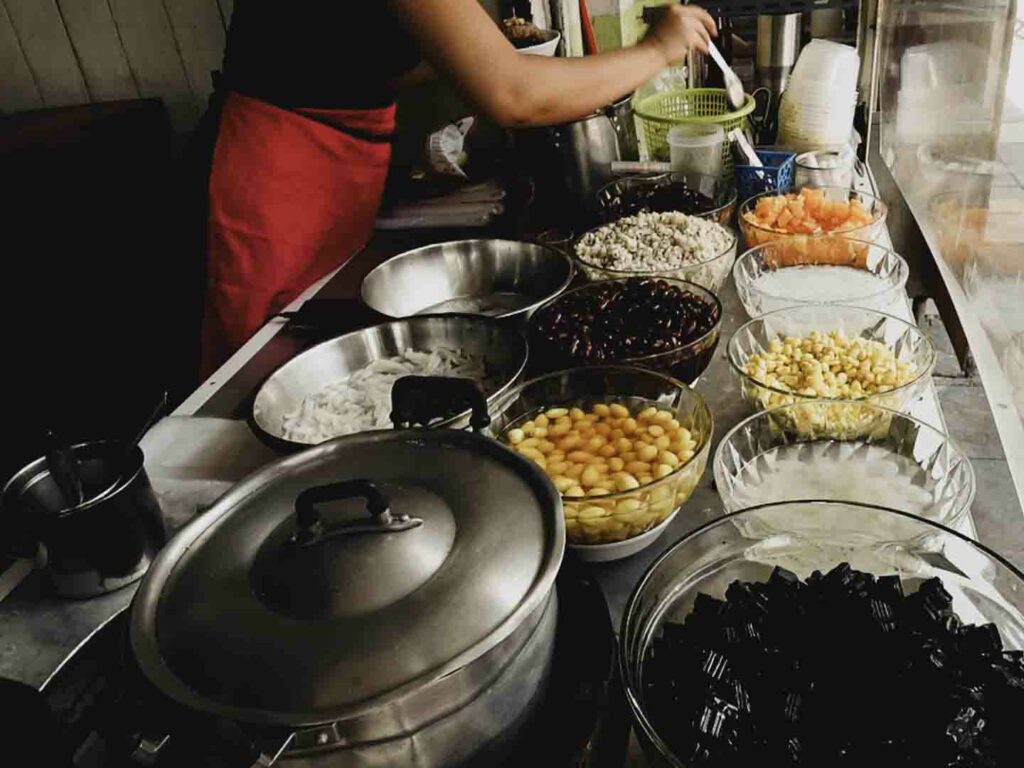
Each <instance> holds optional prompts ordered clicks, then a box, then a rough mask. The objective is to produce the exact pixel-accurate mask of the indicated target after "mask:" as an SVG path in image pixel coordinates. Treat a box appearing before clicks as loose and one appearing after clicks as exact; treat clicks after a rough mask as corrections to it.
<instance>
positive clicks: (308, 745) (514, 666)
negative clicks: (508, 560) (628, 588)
mask: <svg viewBox="0 0 1024 768" xmlns="http://www.w3.org/2000/svg"><path fill="white" fill-rule="evenodd" d="M540 608H541V609H542V611H540V612H539V613H540V615H539V621H538V622H535V623H533V624H531V625H529V629H530V630H531V632H530V634H529V635H528V636H527V637H526V638H525V639H524V640H523V642H522V644H521V645H519V646H518V648H517V652H516V653H515V654H513V655H511V656H509V658H507V659H497V658H495V659H493V660H492V662H493V664H492V668H491V669H488V670H483V669H478V670H477V677H478V678H479V679H476V680H474V681H473V683H474V686H472V687H470V686H466V685H465V681H464V680H463V681H462V684H463V687H464V688H465V689H467V690H470V691H472V696H471V697H470V698H468V699H467V700H466V701H465V702H464V703H463V705H462V706H461V707H459V708H457V709H453V710H451V711H450V712H449V713H448V714H446V715H445V716H443V717H440V718H439V719H436V720H433V721H431V722H428V723H425V724H423V725H422V726H421V727H419V728H416V729H415V730H414V729H413V727H412V723H403V724H402V725H403V726H405V727H406V728H407V729H408V730H407V732H405V733H403V734H402V735H401V736H398V737H397V738H394V739H390V740H388V741H384V742H377V743H373V744H369V745H358V744H357V745H354V746H346V745H345V744H344V743H342V742H341V740H340V739H341V736H340V734H339V731H338V730H337V729H335V728H333V727H319V728H311V729H308V730H304V731H300V732H297V733H296V734H295V735H294V738H293V740H292V743H291V744H290V745H289V748H288V749H287V750H286V751H285V752H284V753H283V755H282V756H281V761H280V763H281V765H282V766H283V767H284V768H379V767H380V766H381V765H387V766H394V768H442V767H443V768H448V766H457V767H459V768H461V767H462V766H472V768H485V767H486V766H487V765H488V764H489V761H490V757H488V756H489V755H493V753H494V752H495V751H497V750H500V749H501V748H502V746H503V745H505V744H508V743H511V742H514V741H515V739H516V737H517V736H518V735H519V732H520V730H521V728H522V727H523V725H524V722H525V721H527V720H528V719H529V717H530V716H531V715H532V714H533V713H534V711H535V710H536V708H537V706H538V704H539V702H540V701H541V699H542V697H543V696H544V693H545V689H546V686H547V683H548V679H549V676H550V673H551V665H552V654H551V650H552V646H553V644H554V642H555V630H556V626H557V612H558V600H557V596H556V594H555V592H554V591H552V593H551V596H550V598H549V599H548V600H547V601H546V602H545V603H544V604H543V605H542V606H540ZM526 627H527V625H524V629H525V628H526ZM485 672H486V673H488V674H485ZM488 675H489V676H488ZM455 678H456V679H458V678H459V676H458V675H456V676H455ZM476 684H478V685H479V689H477V688H476ZM448 687H449V688H451V686H448ZM452 693H453V691H450V690H449V691H444V692H442V691H437V692H435V696H441V695H445V696H448V697H452ZM454 700H455V699H454V698H449V699H448V701H447V702H446V704H447V706H448V707H450V706H451V703H452V701H454ZM421 704H422V705H423V707H424V710H428V709H433V708H434V707H435V706H436V705H437V701H433V702H426V701H424V702H421ZM488 738H490V739H491V741H490V742H489V743H487V744H486V748H487V749H486V753H485V754H484V755H481V754H480V747H481V745H482V744H484V742H485V740H486V739H488Z"/></svg>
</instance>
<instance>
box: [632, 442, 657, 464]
mask: <svg viewBox="0 0 1024 768" xmlns="http://www.w3.org/2000/svg"><path fill="white" fill-rule="evenodd" d="M657 455H658V449H657V448H656V447H655V446H653V445H643V446H641V447H640V448H638V449H637V452H636V457H637V458H638V459H639V460H640V461H654V459H655V458H656V457H657Z"/></svg>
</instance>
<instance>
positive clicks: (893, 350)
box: [727, 304, 935, 434]
mask: <svg viewBox="0 0 1024 768" xmlns="http://www.w3.org/2000/svg"><path fill="white" fill-rule="evenodd" d="M727 355H728V358H729V365H730V367H731V368H732V370H733V372H734V373H735V374H736V376H737V378H738V379H739V383H740V391H741V392H742V394H743V398H744V399H745V400H746V401H747V403H749V404H750V406H751V407H752V408H753V409H754V410H758V411H760V410H765V409H768V408H774V407H776V406H780V405H790V404H792V403H801V402H814V401H825V402H827V401H831V400H844V401H859V402H866V403H870V404H872V405H880V406H883V407H886V408H891V409H893V410H903V409H904V407H905V406H906V405H907V404H908V403H910V402H912V401H914V400H916V399H917V398H918V397H920V395H921V393H922V391H923V390H924V388H925V387H926V386H927V385H928V382H929V381H930V380H931V373H932V369H933V368H934V367H935V350H934V348H933V347H932V344H931V342H930V341H929V340H928V337H927V336H925V334H924V333H922V332H921V330H920V329H919V328H918V327H917V326H916V325H914V324H912V323H908V322H906V321H905V320H900V319H899V318H897V317H893V316H892V315H887V314H885V313H883V312H877V311H875V310H871V309H864V308H861V307H850V306H845V305H836V304H831V305H805V306H799V307H788V308H786V309H780V310H776V311H775V312H769V313H768V314H765V315H761V316H760V317H757V318H754V319H753V320H751V321H750V322H748V323H747V324H745V325H743V326H741V327H740V329H739V330H738V331H736V333H735V334H734V335H733V337H732V338H731V339H730V340H729V345H728V349H727ZM861 417H862V414H860V413H859V411H858V409H857V408H856V407H855V403H854V404H851V403H849V402H844V403H835V404H834V405H833V406H832V407H831V408H830V409H829V414H828V420H829V428H830V429H832V430H833V431H834V432H836V433H839V434H850V433H851V431H856V429H857V428H858V424H860V423H861V422H860V419H861Z"/></svg>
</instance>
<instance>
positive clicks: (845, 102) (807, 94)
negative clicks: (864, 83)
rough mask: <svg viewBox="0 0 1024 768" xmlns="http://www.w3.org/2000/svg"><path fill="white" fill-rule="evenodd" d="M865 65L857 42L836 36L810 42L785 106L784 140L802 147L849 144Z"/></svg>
mask: <svg viewBox="0 0 1024 768" xmlns="http://www.w3.org/2000/svg"><path fill="white" fill-rule="evenodd" d="M859 71H860V57H859V56H858V55H857V50H856V49H855V48H851V47H850V46H848V45H841V44H840V43H833V42H831V41H830V40H812V41H811V42H810V43H808V44H807V45H806V46H804V49H803V50H802V51H801V52H800V58H799V59H797V62H796V66H795V67H793V74H792V76H791V77H790V79H789V85H788V86H787V87H786V92H785V93H784V94H783V97H782V105H781V106H780V107H779V143H780V144H782V145H783V146H786V147H788V148H790V149H793V150H796V151H798V152H809V151H812V150H818V149H839V148H841V147H842V146H844V145H846V144H848V143H849V141H850V134H851V133H852V131H853V113H854V110H855V109H856V106H857V77H858V73H859Z"/></svg>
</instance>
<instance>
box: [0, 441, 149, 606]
mask: <svg viewBox="0 0 1024 768" xmlns="http://www.w3.org/2000/svg"><path fill="white" fill-rule="evenodd" d="M68 450H69V451H70V452H71V453H72V454H73V455H74V460H75V463H76V464H77V466H78V469H77V470H76V471H77V472H78V473H79V475H80V483H81V487H82V489H83V490H84V496H85V499H86V500H85V501H84V502H82V503H81V504H78V505H77V506H75V507H72V508H70V509H69V508H66V507H65V494H64V492H63V491H62V490H61V489H60V488H59V487H58V484H57V482H56V481H55V479H54V477H53V476H52V475H51V473H50V470H49V466H48V460H47V459H46V458H45V457H44V458H40V459H37V460H36V461H34V462H32V463H31V464H29V465H27V466H26V467H24V468H23V469H22V470H21V471H20V472H18V473H17V474H16V475H15V476H14V477H13V478H11V480H10V481H9V482H8V483H7V485H6V486H5V487H4V489H3V493H2V495H0V519H2V521H3V528H4V530H5V533H6V535H7V536H8V537H10V538H13V541H12V540H10V539H9V540H7V541H4V542H3V546H4V548H5V549H6V550H7V551H9V552H10V551H12V550H13V551H15V552H17V553H18V554H21V555H22V556H25V557H34V558H35V562H36V564H37V566H38V567H40V568H41V569H42V571H43V572H44V573H45V575H46V577H47V578H48V580H49V581H50V582H51V584H52V585H53V588H54V589H55V590H56V592H57V593H58V594H61V595H65V596H67V597H77V598H82V597H95V596H97V595H102V594H105V593H107V592H113V591H115V590H118V589H121V588H122V587H124V586H126V585H128V584H131V583H133V582H135V581H138V580H139V579H140V578H141V577H142V574H143V573H145V572H146V569H147V568H148V567H149V565H150V563H151V562H152V560H153V558H154V556H155V555H156V553H157V551H158V550H159V549H160V547H162V546H163V544H164V541H165V534H164V529H163V521H162V519H161V517H160V506H159V504H158V503H157V500H156V497H155V495H154V493H153V488H152V486H151V485H150V483H149V478H148V477H147V475H146V470H145V469H144V468H143V455H142V451H141V450H139V448H138V447H137V446H133V448H132V450H131V451H129V452H127V453H126V452H125V451H124V445H123V444H122V443H120V442H115V441H100V442H92V443H81V444H79V445H75V446H71V447H70V448H69V449H68ZM115 481H116V485H115V487H114V488H113V489H112V490H111V488H110V487H111V483H112V482H115Z"/></svg>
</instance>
